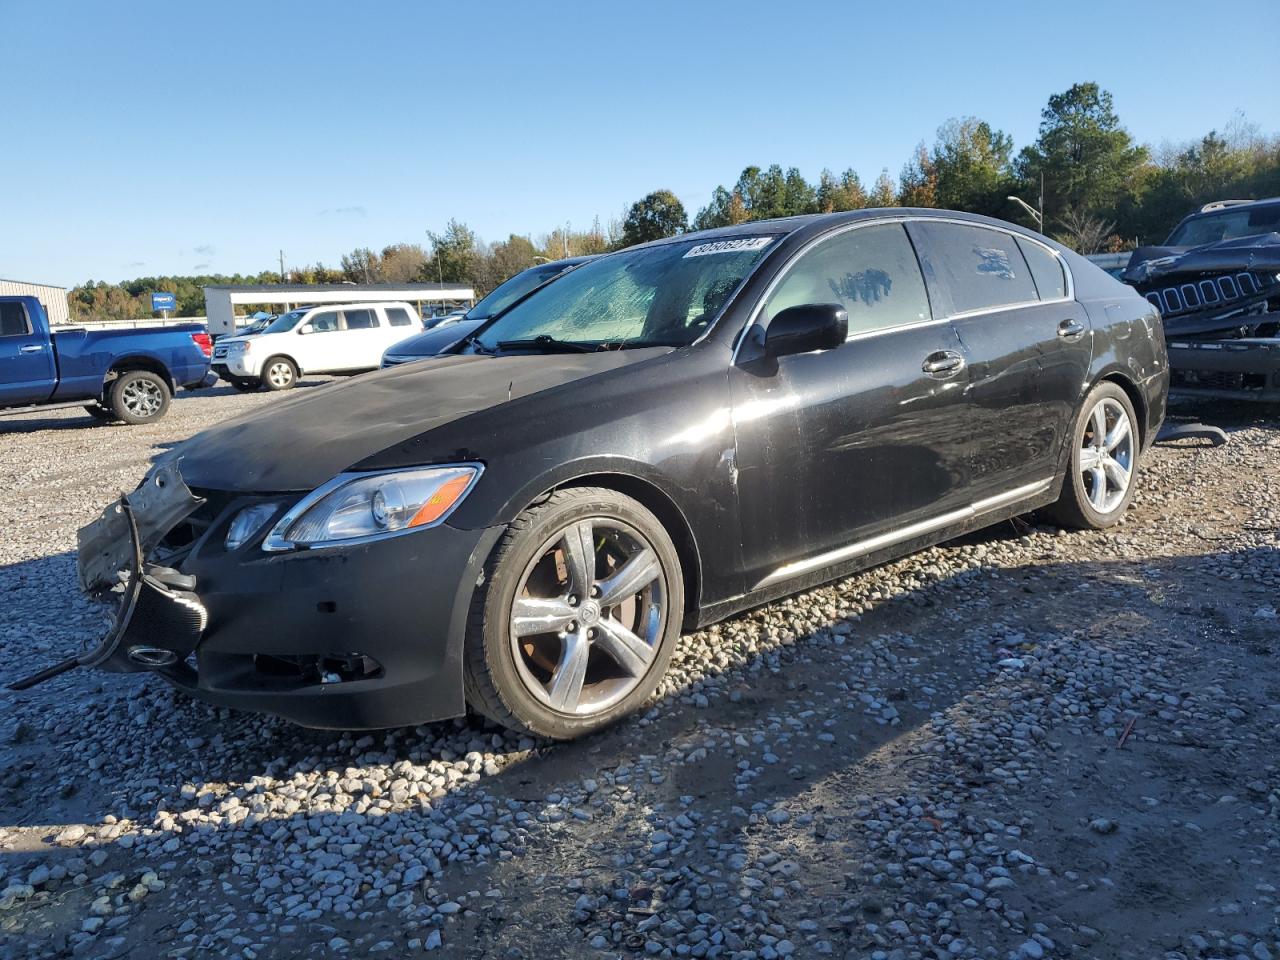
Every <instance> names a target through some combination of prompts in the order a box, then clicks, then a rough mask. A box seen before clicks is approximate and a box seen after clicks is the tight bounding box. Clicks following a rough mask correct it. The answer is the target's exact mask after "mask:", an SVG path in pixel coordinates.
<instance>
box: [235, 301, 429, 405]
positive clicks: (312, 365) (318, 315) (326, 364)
mask: <svg viewBox="0 0 1280 960" xmlns="http://www.w3.org/2000/svg"><path fill="white" fill-rule="evenodd" d="M421 330H422V318H421V317H419V316H418V312H417V311H416V310H414V308H413V306H412V305H410V304H408V303H342V304H331V305H328V306H316V307H300V308H299V309H297V310H290V311H289V312H288V313H283V314H281V315H280V316H279V317H277V318H276V319H275V320H274V321H272V323H271V324H270V325H269V326H268V327H267V328H266V329H265V330H263V331H262V332H261V333H259V334H256V335H254V336H251V337H245V336H239V337H228V338H226V339H225V340H219V341H218V343H217V345H216V346H215V347H214V349H213V369H214V370H215V371H216V372H217V374H218V376H219V377H221V378H222V379H223V380H226V381H227V382H228V383H230V384H231V385H232V386H233V387H235V388H236V389H237V390H257V389H258V388H259V387H265V388H266V389H268V390H287V389H289V388H290V387H292V386H293V385H294V384H296V383H297V382H298V378H299V377H300V376H302V374H303V373H357V372H359V371H361V370H373V369H376V368H377V367H378V365H379V364H380V363H381V362H382V354H383V352H384V351H385V350H386V349H387V347H389V346H391V345H392V344H394V343H397V342H399V341H401V340H403V339H405V338H406V337H410V336H413V334H414V333H417V332H420V331H421Z"/></svg>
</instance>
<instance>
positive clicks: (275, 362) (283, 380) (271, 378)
mask: <svg viewBox="0 0 1280 960" xmlns="http://www.w3.org/2000/svg"><path fill="white" fill-rule="evenodd" d="M297 382H298V368H297V366H295V365H294V362H293V361H292V360H290V359H289V358H288V357H268V358H267V362H266V363H264V364H263V365H262V385H263V386H264V387H266V388H267V389H268V390H271V391H276V390H288V389H289V388H290V387H292V386H293V385H294V384H295V383H297Z"/></svg>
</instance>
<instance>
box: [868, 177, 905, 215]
mask: <svg viewBox="0 0 1280 960" xmlns="http://www.w3.org/2000/svg"><path fill="white" fill-rule="evenodd" d="M897 205H898V194H897V191H896V190H895V189H894V185H893V178H892V177H891V176H889V171H888V170H881V171H880V176H878V177H876V182H875V186H873V187H872V188H871V196H869V197H867V206H869V207H896V206H897Z"/></svg>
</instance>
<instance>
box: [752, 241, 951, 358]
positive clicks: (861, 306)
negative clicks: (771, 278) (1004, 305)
mask: <svg viewBox="0 0 1280 960" xmlns="http://www.w3.org/2000/svg"><path fill="white" fill-rule="evenodd" d="M808 303H838V304H840V305H841V306H843V307H844V308H845V310H846V311H848V314H849V336H853V335H855V334H858V333H869V332H871V331H874V330H884V329H888V328H891V327H902V326H906V325H908V324H913V323H921V322H923V321H925V320H929V319H931V318H932V316H933V315H932V313H931V312H930V309H929V297H928V295H927V294H926V293H925V288H924V280H923V279H922V278H921V276H920V264H919V263H918V262H917V261H916V255H915V252H914V251H913V250H912V249H911V241H910V240H908V239H907V233H906V231H905V230H904V229H903V227H902V224H900V223H885V224H876V225H874V226H870V227H859V228H857V229H854V230H846V231H845V232H844V233H839V234H836V235H835V236H834V237H831V238H829V239H826V240H823V241H821V242H819V243H818V244H817V245H816V246H815V247H813V248H812V249H811V250H809V251H808V252H806V253H804V254H802V255H801V256H800V258H799V259H798V260H797V261H796V262H795V263H794V264H792V265H791V267H790V269H789V271H788V273H787V275H786V276H785V277H784V278H783V280H782V282H781V283H780V284H778V286H777V287H775V288H774V291H773V293H771V294H770V295H769V299H768V302H766V304H765V307H764V316H765V317H766V318H767V319H769V320H772V319H773V317H774V316H775V315H777V314H778V313H779V312H781V311H782V310H785V309H786V308H787V307H796V306H800V305H802V304H808Z"/></svg>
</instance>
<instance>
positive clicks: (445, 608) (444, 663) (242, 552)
mask: <svg viewBox="0 0 1280 960" xmlns="http://www.w3.org/2000/svg"><path fill="white" fill-rule="evenodd" d="M263 499H264V498H262V497H241V496H234V495H228V494H221V493H217V492H212V491H196V492H193V491H191V490H189V489H188V488H187V486H186V485H185V483H183V481H182V478H181V476H180V475H179V472H178V467H177V465H176V464H168V465H165V466H164V467H158V468H157V469H156V470H154V471H153V472H152V473H151V474H150V475H148V477H147V479H146V480H145V481H144V482H143V484H142V485H141V486H140V487H139V488H138V490H136V491H134V492H133V493H131V494H128V495H127V496H125V497H124V498H122V500H120V501H119V502H118V503H116V504H113V505H112V506H111V507H109V508H108V509H107V510H106V511H104V513H103V515H102V516H101V517H100V518H99V519H98V520H97V521H95V522H94V523H92V524H90V525H89V526H87V527H85V528H84V529H83V530H82V531H81V533H80V552H79V566H80V579H81V586H82V588H83V589H84V590H85V591H86V592H87V593H89V594H90V595H91V596H94V597H97V598H106V599H108V600H110V601H111V603H112V605H113V607H112V613H111V615H110V626H109V628H108V630H107V633H106V636H105V637H104V638H103V639H102V641H101V642H100V643H98V644H97V645H96V646H95V647H94V648H92V649H90V650H88V651H86V652H85V653H83V654H81V655H79V656H77V657H74V658H71V659H69V660H68V661H64V662H63V663H61V664H58V665H56V666H55V667H53V668H50V669H49V670H45V671H41V673H39V674H36V675H34V676H32V677H28V678H26V679H25V680H23V681H19V684H15V687H20V688H25V687H29V686H33V685H34V684H36V683H39V682H41V681H43V680H45V679H48V678H49V677H50V676H56V675H57V674H58V673H61V672H64V671H65V670H69V669H73V668H75V667H78V666H89V667H94V668H97V669H102V670H109V671H117V672H137V671H143V670H146V671H151V672H155V673H158V674H160V675H161V676H163V677H164V678H165V679H166V680H168V681H169V682H170V683H173V684H174V685H175V686H178V687H181V688H182V689H184V690H186V691H188V692H189V693H190V694H191V695H192V696H194V697H197V698H198V699H201V700H205V701H207V702H209V703H213V704H217V705H220V706H228V707H237V708H242V709H246V710H251V711H255V712H264V713H271V714H275V715H277V716H281V717H284V718H286V719H288V720H291V721H293V722H295V723H300V724H303V725H305V726H311V727H324V728H335V729H374V728H382V727H393V726H401V725H405V724H410V723H420V722H423V721H425V720H429V719H444V718H446V717H453V716H458V715H460V714H462V713H463V712H464V711H465V704H464V698H463V690H462V636H463V632H464V630H465V625H466V618H467V615H468V612H469V607H470V600H471V594H472V589H473V587H474V584H475V582H476V579H477V578H478V577H479V576H480V572H481V567H482V564H483V558H484V557H485V556H486V555H487V553H488V550H489V549H490V548H491V547H492V545H493V543H494V541H495V540H496V538H497V535H498V533H499V532H500V531H498V530H497V529H494V530H474V531H469V530H460V529H457V528H454V527H450V526H449V525H448V524H447V523H446V524H442V525H440V526H438V527H435V528H433V529H431V530H424V531H422V532H421V533H414V534H413V535H410V536H406V537H398V538H392V539H388V540H383V541H379V542H372V543H362V544H353V545H352V546H350V547H338V548H333V547H329V548H326V549H323V550H297V551H294V552H289V553H270V552H265V551H263V550H262V549H261V543H262V537H263V536H264V535H265V532H266V531H265V530H263V531H260V532H259V534H258V535H257V536H255V537H254V538H252V539H251V540H250V541H249V542H247V543H245V544H243V545H241V546H240V547H238V548H235V549H227V548H226V547H225V540H226V534H227V531H228V529H229V527H230V524H231V522H232V520H233V519H234V518H235V516H236V515H237V514H238V513H239V512H240V511H241V510H243V509H244V508H245V507H246V506H248V505H250V504H253V503H261V502H262V501H263ZM288 506H289V503H288V501H287V500H280V501H279V507H278V509H279V513H283V512H284V511H285V510H286V509H287V508H288ZM267 527H268V528H269V527H270V524H268V525H267ZM357 555H358V556H357ZM353 561H358V562H353ZM433 570H438V571H441V572H442V573H441V575H440V576H438V577H433V576H432V574H431V571H433ZM424 571H426V572H425V573H424ZM458 571H463V576H462V577H461V578H459V577H458V575H457V572H458Z"/></svg>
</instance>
